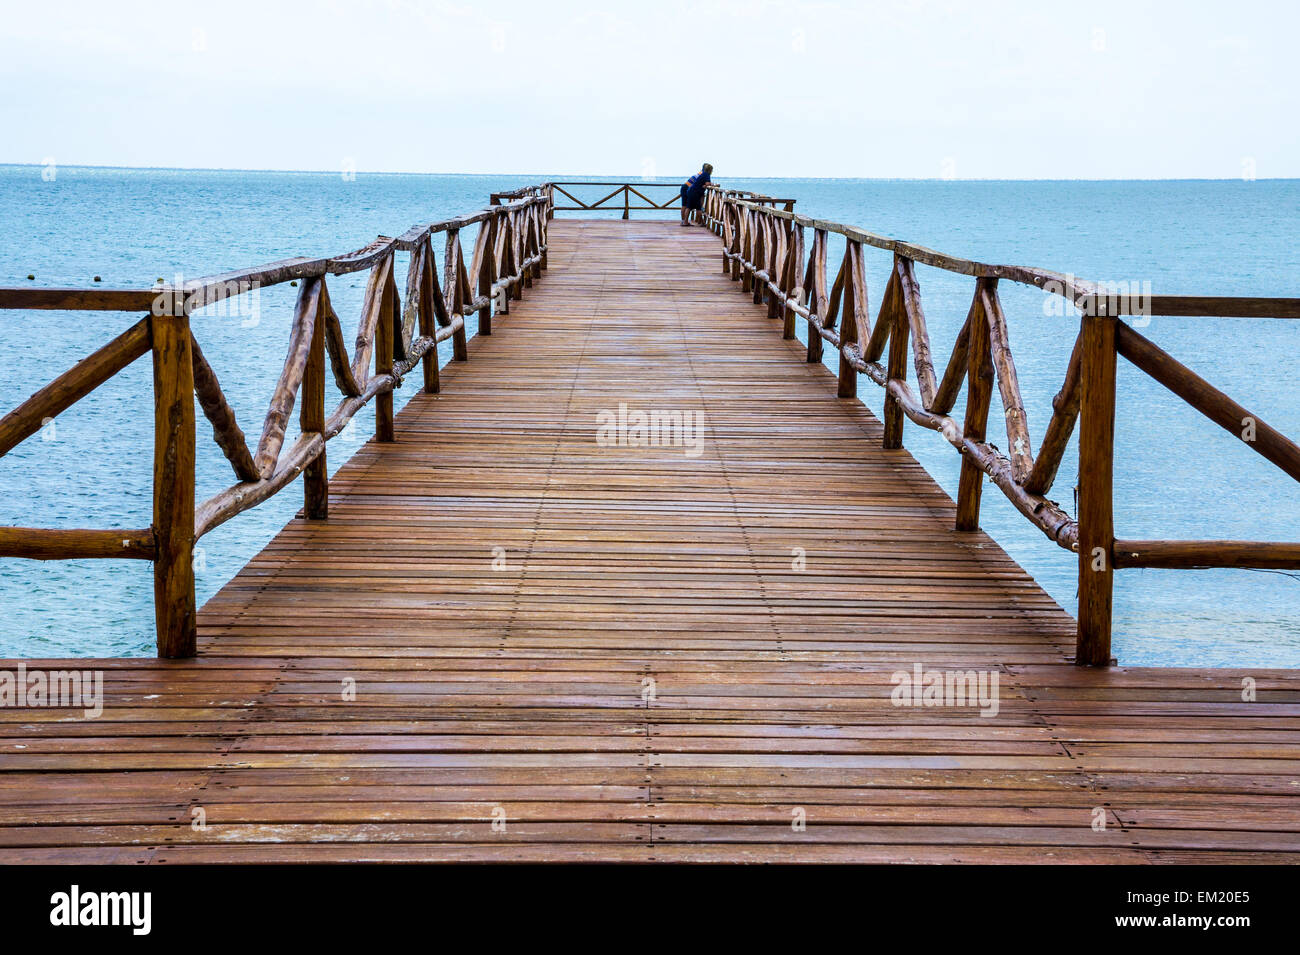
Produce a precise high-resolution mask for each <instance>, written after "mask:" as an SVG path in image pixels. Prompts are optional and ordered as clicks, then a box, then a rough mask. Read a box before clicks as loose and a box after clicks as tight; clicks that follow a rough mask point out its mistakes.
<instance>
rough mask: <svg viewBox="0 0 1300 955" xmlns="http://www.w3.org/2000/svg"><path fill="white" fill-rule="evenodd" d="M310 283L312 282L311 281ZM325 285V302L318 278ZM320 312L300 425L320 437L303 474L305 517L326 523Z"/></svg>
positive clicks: (304, 384) (306, 373)
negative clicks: (314, 452)
mask: <svg viewBox="0 0 1300 955" xmlns="http://www.w3.org/2000/svg"><path fill="white" fill-rule="evenodd" d="M308 281H311V280H310V279H309V280H308ZM316 281H318V282H320V283H321V285H322V289H321V293H322V294H321V301H322V302H323V301H324V291H325V290H324V288H323V286H324V284H325V279H324V278H320V279H316ZM322 311H323V309H317V311H316V318H315V321H314V323H313V324H312V330H311V349H310V350H309V351H308V352H307V365H306V367H305V368H304V369H303V373H302V388H301V392H302V409H301V410H300V411H299V412H298V426H299V428H300V429H301V430H302V433H303V434H320V435H321V439H322V440H321V448H320V454H318V455H316V457H314V458H313V459H312V460H310V461H308V462H307V466H306V467H305V468H303V472H302V492H303V508H302V512H303V517H305V518H307V520H309V521H323V520H324V519H325V518H327V517H328V516H329V470H328V468H327V467H326V462H325V442H324V434H323V433H322V432H324V430H325V329H324V327H323V326H324V324H325V316H324V315H323V314H322Z"/></svg>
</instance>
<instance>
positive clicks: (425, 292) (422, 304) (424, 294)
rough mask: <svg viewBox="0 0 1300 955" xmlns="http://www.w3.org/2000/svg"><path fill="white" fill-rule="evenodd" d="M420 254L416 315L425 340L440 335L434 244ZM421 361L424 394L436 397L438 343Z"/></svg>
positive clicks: (428, 243) (438, 387) (438, 374)
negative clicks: (435, 302) (435, 301)
mask: <svg viewBox="0 0 1300 955" xmlns="http://www.w3.org/2000/svg"><path fill="white" fill-rule="evenodd" d="M480 228H481V227H480ZM419 254H420V289H419V292H418V293H417V295H418V299H417V307H416V314H417V315H418V316H419V323H420V324H419V328H420V335H421V336H423V337H425V338H433V337H434V336H436V335H437V334H438V313H437V307H436V305H435V304H434V296H435V295H436V294H437V286H438V270H437V268H435V266H434V261H433V244H432V243H431V242H425V243H424V244H423V245H422V246H421V248H420V253H419ZM444 307H445V306H444ZM420 361H421V364H422V368H423V372H424V392H425V394H429V395H436V394H437V393H438V392H440V391H441V390H442V378H441V375H440V373H439V370H438V348H437V345H436V343H435V345H434V347H432V348H430V349H429V350H428V351H426V352H425V353H424V357H423V358H422V359H421V360H420Z"/></svg>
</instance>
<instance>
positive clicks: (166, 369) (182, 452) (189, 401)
mask: <svg viewBox="0 0 1300 955" xmlns="http://www.w3.org/2000/svg"><path fill="white" fill-rule="evenodd" d="M162 298H163V297H162V296H160V301H161V300H162ZM166 298H167V299H168V300H169V307H168V308H167V309H163V308H158V307H155V309H154V314H153V315H152V316H151V318H150V323H149V325H150V338H151V344H152V348H153V394H154V406H153V407H154V439H153V533H154V541H155V543H156V546H157V552H156V554H155V557H154V565H153V581H154V587H153V589H154V620H155V625H156V627H157V636H158V656H160V657H167V658H172V659H175V658H179V657H192V656H194V654H195V650H196V643H197V641H196V637H197V629H196V625H197V619H196V608H195V600H194V359H193V351H192V349H191V346H190V320H189V313H188V307H187V305H186V303H185V301H184V298H183V296H182V295H180V294H179V293H177V294H175V295H172V296H166ZM160 313H161V314H160Z"/></svg>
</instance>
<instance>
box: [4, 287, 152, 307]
mask: <svg viewBox="0 0 1300 955" xmlns="http://www.w3.org/2000/svg"><path fill="white" fill-rule="evenodd" d="M157 298H158V291H157V290H156V289H149V290H144V291H137V290H134V289H109V288H97V289H73V288H25V287H22V288H0V309H17V308H23V309H26V308H39V309H59V310H66V311H77V312H88V311H98V312H148V311H151V310H152V309H153V307H154V302H155V300H156V299H157Z"/></svg>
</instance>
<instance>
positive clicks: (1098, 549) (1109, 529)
mask: <svg viewBox="0 0 1300 955" xmlns="http://www.w3.org/2000/svg"><path fill="white" fill-rule="evenodd" d="M1105 312H1106V299H1105V297H1097V298H1092V299H1089V300H1088V302H1087V304H1086V306H1085V309H1084V316H1083V334H1082V355H1081V368H1080V377H1079V386H1080V388H1081V389H1082V400H1081V405H1080V419H1079V620H1078V630H1077V634H1076V644H1075V654H1074V662H1075V663H1077V664H1078V665H1079V666H1107V665H1109V663H1110V638H1111V612H1112V597H1113V591H1114V576H1115V568H1114V552H1115V522H1114V513H1113V500H1112V490H1113V477H1114V458H1115V362H1116V359H1115V355H1116V352H1115V322H1116V319H1115V317H1114V316H1112V315H1107V314H1105Z"/></svg>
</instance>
